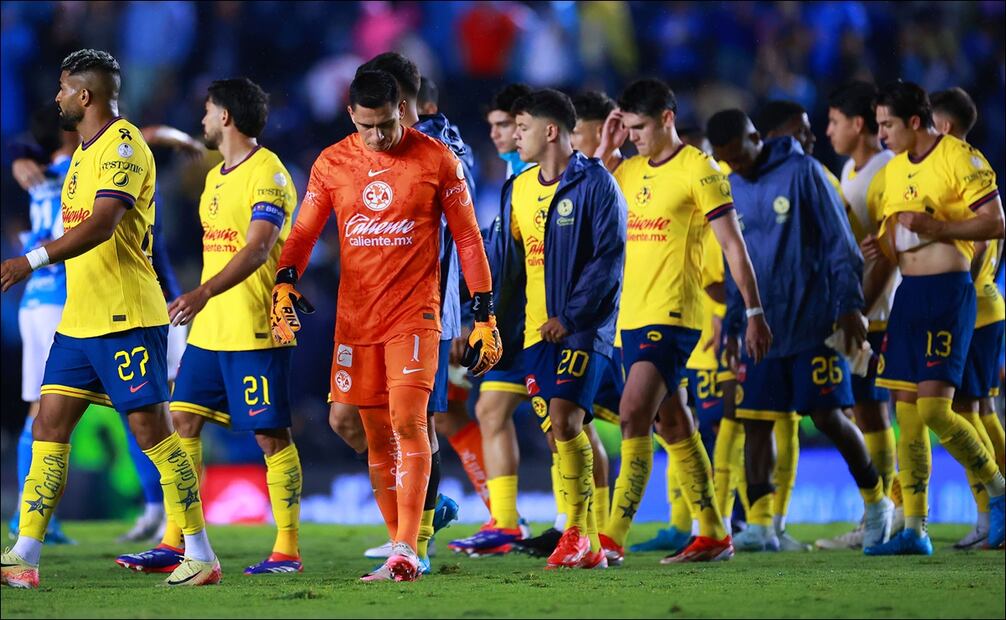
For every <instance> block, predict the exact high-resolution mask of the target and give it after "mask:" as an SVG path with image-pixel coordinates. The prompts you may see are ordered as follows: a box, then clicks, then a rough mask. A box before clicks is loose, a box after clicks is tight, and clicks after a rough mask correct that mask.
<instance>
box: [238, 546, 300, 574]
mask: <svg viewBox="0 0 1006 620" xmlns="http://www.w3.org/2000/svg"><path fill="white" fill-rule="evenodd" d="M303 572H304V564H303V563H302V562H301V561H300V558H299V557H296V556H292V555H286V554H284V553H277V552H275V551H273V552H272V554H271V555H270V556H269V557H268V558H266V559H265V560H264V561H262V562H259V563H258V564H253V565H251V566H249V567H248V568H246V569H245V574H246V575H267V574H272V573H303Z"/></svg>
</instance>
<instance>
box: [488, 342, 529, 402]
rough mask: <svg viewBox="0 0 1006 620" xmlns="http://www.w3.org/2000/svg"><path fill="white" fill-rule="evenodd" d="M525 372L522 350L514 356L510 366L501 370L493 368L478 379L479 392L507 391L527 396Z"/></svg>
mask: <svg viewBox="0 0 1006 620" xmlns="http://www.w3.org/2000/svg"><path fill="white" fill-rule="evenodd" d="M525 377H527V373H526V372H525V371H524V351H520V352H519V353H517V355H515V356H514V358H513V362H512V363H511V364H510V367H509V368H507V369H505V370H503V369H501V370H497V369H495V368H493V369H492V370H490V371H489V372H487V373H486V374H484V375H482V377H481V378H480V379H479V381H480V384H479V391H480V392H508V393H510V394H519V395H521V396H527V387H526V386H525V384H524V379H525Z"/></svg>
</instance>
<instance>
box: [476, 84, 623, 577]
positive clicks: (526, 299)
mask: <svg viewBox="0 0 1006 620" xmlns="http://www.w3.org/2000/svg"><path fill="white" fill-rule="evenodd" d="M512 111H513V113H514V116H515V118H516V124H517V132H516V138H517V151H518V153H519V154H520V157H521V159H522V160H523V161H525V162H529V163H530V162H537V163H538V165H537V166H535V167H532V168H529V169H527V170H525V171H524V172H523V173H521V174H520V175H518V176H517V178H516V179H514V180H513V182H512V183H508V184H507V186H506V187H505V189H504V195H503V201H502V205H503V208H502V211H501V214H500V218H499V221H500V224H501V229H502V230H501V231H500V232H501V234H497V235H495V236H494V237H493V239H492V242H493V243H492V246H491V251H492V253H493V255H494V256H496V257H498V259H499V262H496V261H494V266H495V267H497V268H498V269H499V270H500V272H501V273H503V274H505V276H503V277H502V279H501V280H500V290H504V289H506V290H508V291H509V295H508V296H507V297H506V298H505V299H504V298H501V301H500V312H501V315H502V316H507V317H511V316H516V315H519V314H521V313H520V309H521V308H522V307H523V308H524V313H523V314H524V318H525V320H524V321H523V323H524V329H523V334H520V333H516V334H515V333H514V331H515V330H512V329H506V328H505V329H504V331H505V333H507V335H508V336H514V335H515V336H516V337H517V338H516V340H521V339H522V340H523V367H524V369H525V371H526V375H527V379H526V382H527V389H528V395H529V396H531V398H532V399H533V400H535V399H541V400H540V402H541V403H542V404H543V405H544V406H545V407H547V411H548V418H549V420H550V422H551V431H552V434H553V436H554V439H555V444H556V451H557V454H558V466H559V474H560V479H561V482H562V485H563V486H562V491H563V493H562V494H563V497H564V498H565V503H566V507H567V511H568V512H567V517H568V522H567V525H566V529H565V531H564V532H563V534H562V537H561V538H560V540H559V542H558V545H557V546H556V548H555V550H554V551H553V552H552V554H551V555H550V556H549V558H548V563H547V565H546V568H559V567H567V568H597V567H601V568H603V567H606V566H607V561H606V559H605V556H604V553H603V550H602V549H601V544H600V540H599V539H598V537H597V526H596V521H595V517H594V515H593V513H592V512H591V510H590V504H591V501H592V496H593V494H594V472H593V450H592V448H591V445H590V440H589V439H588V438H587V434H586V433H585V432H584V424H585V422H589V421H590V419H591V413H590V412H591V407H592V404H593V401H594V397H595V395H596V392H597V387H598V385H599V383H600V381H601V377H602V375H603V373H604V372H605V371H606V369H607V367H608V366H609V365H610V364H611V358H610V355H611V353H612V343H613V341H614V336H615V331H614V330H615V318H616V314H617V308H618V297H619V289H620V275H621V271H622V263H623V256H624V249H625V219H624V218H625V215H624V213H625V206H624V202H623V200H622V197H621V194H620V193H619V191H618V188H617V186H616V185H615V182H614V180H613V179H612V178H611V175H610V174H608V172H607V170H605V169H604V167H603V166H602V165H601V164H600V162H597V161H594V160H591V159H589V158H587V157H585V156H584V155H583V154H581V153H576V152H574V151H573V147H572V144H571V142H570V133H571V132H572V131H573V127H574V126H575V124H576V112H575V110H574V109H573V104H572V102H571V101H570V100H569V97H567V96H566V95H564V94H562V93H560V92H559V91H556V90H552V89H542V90H538V91H534V92H532V93H530V94H529V95H527V96H525V97H521V98H520V99H518V100H517V101H516V102H515V103H514V106H513V109H512ZM522 285H523V286H522ZM511 287H512V288H511ZM511 306H513V307H514V308H516V312H510V308H511ZM514 340H515V339H514V338H508V340H507V343H506V345H505V346H507V347H510V346H514V345H515V344H516V343H514V344H513V345H512V344H511V342H513V341H514Z"/></svg>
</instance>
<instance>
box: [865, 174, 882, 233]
mask: <svg viewBox="0 0 1006 620" xmlns="http://www.w3.org/2000/svg"><path fill="white" fill-rule="evenodd" d="M886 186H887V175H886V174H884V168H881V169H880V170H879V171H877V174H875V175H873V178H872V179H870V186H869V187H867V188H866V212H867V213H869V214H870V218H871V219H873V222H872V224H873V225H874V226H878V225H879V224H880V221H881V220H882V219H883V218H884V189H885V188H886Z"/></svg>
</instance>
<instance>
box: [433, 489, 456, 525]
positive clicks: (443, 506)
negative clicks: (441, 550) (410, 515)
mask: <svg viewBox="0 0 1006 620" xmlns="http://www.w3.org/2000/svg"><path fill="white" fill-rule="evenodd" d="M458 512H460V509H459V508H458V503H457V502H456V501H454V500H453V499H451V498H449V497H447V496H446V495H444V494H443V493H441V494H439V495H437V507H436V508H435V509H434V512H433V532H434V533H436V532H439V531H440V530H442V529H444V528H445V527H447V526H449V525H450V524H451V521H457V520H458Z"/></svg>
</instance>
